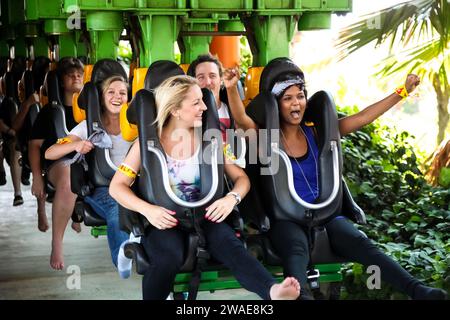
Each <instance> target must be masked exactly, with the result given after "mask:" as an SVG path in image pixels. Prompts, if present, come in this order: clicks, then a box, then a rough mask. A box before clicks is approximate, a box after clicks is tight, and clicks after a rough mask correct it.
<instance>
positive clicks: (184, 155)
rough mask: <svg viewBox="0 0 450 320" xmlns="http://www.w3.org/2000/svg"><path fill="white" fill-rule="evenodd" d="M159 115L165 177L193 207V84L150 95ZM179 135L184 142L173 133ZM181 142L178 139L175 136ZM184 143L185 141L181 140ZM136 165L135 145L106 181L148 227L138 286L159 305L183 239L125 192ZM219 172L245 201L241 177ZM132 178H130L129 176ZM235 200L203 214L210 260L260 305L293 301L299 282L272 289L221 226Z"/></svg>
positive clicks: (196, 144) (238, 172)
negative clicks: (144, 268)
mask: <svg viewBox="0 0 450 320" xmlns="http://www.w3.org/2000/svg"><path fill="white" fill-rule="evenodd" d="M155 101H156V106H157V109H158V115H157V126H158V132H159V136H160V141H161V145H162V147H163V149H164V151H165V153H166V155H167V164H168V170H169V172H168V174H169V180H170V184H171V187H172V189H173V191H174V192H175V194H176V195H177V196H178V197H179V198H181V199H183V200H185V201H196V200H197V199H198V198H199V193H200V183H201V182H200V171H199V165H198V163H196V159H197V156H196V155H197V153H198V152H199V149H200V141H199V139H198V137H196V136H195V134H194V131H195V130H194V129H195V128H196V127H200V126H201V125H202V113H203V112H204V111H205V110H206V106H205V104H204V103H203V100H202V91H201V89H200V87H199V85H198V82H197V80H196V79H194V78H192V77H189V76H176V77H171V78H169V79H167V80H166V81H164V82H163V83H162V84H161V85H160V86H159V87H158V88H157V89H156V91H155ZM180 130H182V131H183V132H184V134H183V139H179V138H178V139H177V138H175V134H174V132H175V131H177V132H178V133H179V132H180ZM176 136H177V137H180V135H179V134H177V135H176ZM186 138H187V139H186ZM140 165H141V157H140V150H139V142H138V141H136V142H135V143H134V145H133V146H132V148H131V150H130V152H129V153H128V155H127V157H126V158H125V160H124V162H123V164H122V166H121V168H124V169H123V170H124V171H120V169H119V171H118V172H116V174H115V175H114V177H113V180H112V181H111V185H110V194H111V195H112V197H113V198H114V199H116V200H117V202H119V203H120V204H121V205H122V206H124V207H126V208H128V209H130V210H133V211H136V212H139V213H140V214H142V215H143V216H144V217H145V218H146V219H147V220H148V221H149V222H150V224H151V226H150V227H148V228H147V229H146V230H145V235H144V236H143V238H142V241H141V242H142V244H143V246H144V248H145V251H146V253H147V255H148V256H149V258H150V267H149V269H148V270H147V272H146V273H145V275H144V278H143V282H142V287H143V288H142V289H143V298H144V299H146V300H147V299H151V300H156V299H159V300H163V299H166V297H167V296H168V295H169V293H170V291H171V289H172V286H173V281H174V279H175V276H176V274H177V272H178V271H179V269H180V267H181V265H182V263H183V256H184V252H183V249H184V247H185V246H184V241H185V233H184V231H183V230H181V229H180V228H178V227H177V224H178V221H177V219H176V218H175V217H174V214H175V213H174V212H172V211H171V210H168V209H166V208H163V207H161V206H159V205H158V204H157V203H147V202H146V201H144V200H142V199H140V198H138V197H137V196H136V195H135V194H134V193H133V191H132V190H131V189H130V185H131V184H132V183H133V181H134V178H133V177H132V176H133V175H134V176H135V175H136V174H137V172H138V171H139V168H140ZM224 171H225V173H226V174H227V176H228V177H229V178H230V179H231V180H232V181H233V183H234V187H233V189H232V190H231V191H232V192H233V193H236V194H239V195H240V196H241V197H244V196H245V195H246V194H247V192H248V190H249V188H250V183H249V179H248V177H247V176H246V175H245V173H244V171H243V170H242V169H241V168H239V167H238V166H236V165H234V164H231V163H228V162H227V161H226V163H225V165H224ZM130 173H131V174H130ZM236 202H237V199H236V198H235V197H234V196H233V195H232V194H230V195H227V196H225V197H223V198H221V199H218V200H216V201H215V202H214V203H212V204H211V205H210V206H209V207H208V208H207V211H206V213H205V218H206V220H205V223H204V224H203V225H202V229H203V232H204V235H205V238H206V243H207V249H208V251H209V252H210V253H211V255H212V256H213V257H214V258H215V259H216V260H218V261H220V262H222V263H223V264H224V265H226V266H227V267H228V268H230V269H231V271H232V272H233V274H234V275H235V276H236V278H237V279H238V281H239V282H240V283H241V284H242V286H243V287H244V288H246V289H247V290H250V291H252V292H255V293H257V294H258V295H259V296H261V297H262V298H263V299H296V298H297V297H298V295H299V292H300V286H299V284H298V281H297V280H295V279H293V278H286V279H285V280H284V281H283V282H282V283H281V284H277V283H276V281H275V280H274V278H273V277H272V276H271V275H270V273H268V272H267V270H265V269H264V267H263V266H262V265H261V264H260V263H259V262H258V261H257V260H256V259H255V258H253V257H252V256H251V255H250V254H249V253H248V252H247V251H246V249H245V248H244V246H243V245H242V243H241V241H240V240H239V239H237V237H236V236H235V234H234V232H233V231H232V229H231V228H230V227H229V226H228V225H227V224H226V223H222V222H223V221H224V220H225V218H226V217H227V216H228V215H229V214H230V213H231V211H232V209H233V207H234V206H235V205H236Z"/></svg>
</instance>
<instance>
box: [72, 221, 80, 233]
mask: <svg viewBox="0 0 450 320" xmlns="http://www.w3.org/2000/svg"><path fill="white" fill-rule="evenodd" d="M72 229H73V230H75V231H76V232H77V233H80V232H81V225H80V223H79V222H72Z"/></svg>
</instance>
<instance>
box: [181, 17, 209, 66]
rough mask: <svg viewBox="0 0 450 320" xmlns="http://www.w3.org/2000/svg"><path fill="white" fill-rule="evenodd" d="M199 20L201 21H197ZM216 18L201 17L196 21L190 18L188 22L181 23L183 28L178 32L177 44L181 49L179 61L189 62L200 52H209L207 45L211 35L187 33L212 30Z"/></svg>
mask: <svg viewBox="0 0 450 320" xmlns="http://www.w3.org/2000/svg"><path fill="white" fill-rule="evenodd" d="M198 21H201V22H198ZM216 23H217V21H216V20H212V21H211V20H210V19H202V20H197V21H196V22H194V21H193V19H192V20H190V22H188V23H185V24H184V25H183V30H182V32H181V34H180V40H181V41H179V42H178V43H179V46H180V51H181V63H188V64H189V63H191V62H192V61H193V60H195V59H196V58H197V57H198V56H199V55H200V54H205V53H208V52H209V45H210V44H211V40H212V37H211V36H207V35H203V36H198V35H189V34H191V33H197V32H200V33H202V32H205V33H208V32H213V31H214V25H215V24H216Z"/></svg>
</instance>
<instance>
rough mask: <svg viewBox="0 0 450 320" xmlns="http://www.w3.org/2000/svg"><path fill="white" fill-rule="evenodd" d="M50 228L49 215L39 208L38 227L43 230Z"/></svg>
mask: <svg viewBox="0 0 450 320" xmlns="http://www.w3.org/2000/svg"><path fill="white" fill-rule="evenodd" d="M48 228H49V226H48V220H47V215H46V214H45V211H40V210H38V229H39V231H41V232H45V231H47V230H48Z"/></svg>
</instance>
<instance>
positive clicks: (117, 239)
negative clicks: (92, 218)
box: [84, 187, 129, 267]
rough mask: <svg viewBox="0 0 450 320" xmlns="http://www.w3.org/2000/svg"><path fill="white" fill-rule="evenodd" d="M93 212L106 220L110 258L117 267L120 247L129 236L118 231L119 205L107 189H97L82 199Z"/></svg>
mask: <svg viewBox="0 0 450 320" xmlns="http://www.w3.org/2000/svg"><path fill="white" fill-rule="evenodd" d="M84 201H85V202H86V203H87V204H89V205H90V206H91V207H92V209H94V211H95V212H96V213H97V214H98V215H99V216H101V217H102V218H103V219H105V220H106V224H107V233H108V244H109V249H110V250H111V258H112V261H113V263H114V265H115V266H116V267H117V256H118V254H119V249H120V245H121V244H122V242H124V241H125V240H128V239H129V235H128V234H127V233H126V232H124V231H122V230H120V226H119V205H118V204H117V202H116V201H115V200H114V199H113V198H111V196H110V195H109V191H108V188H107V187H99V188H96V189H95V190H94V193H93V194H91V195H90V196H87V197H85V198H84Z"/></svg>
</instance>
